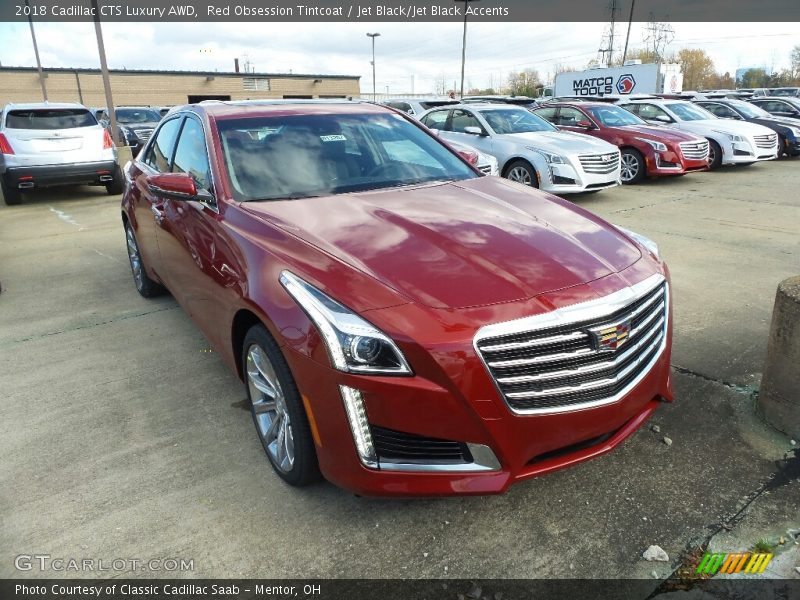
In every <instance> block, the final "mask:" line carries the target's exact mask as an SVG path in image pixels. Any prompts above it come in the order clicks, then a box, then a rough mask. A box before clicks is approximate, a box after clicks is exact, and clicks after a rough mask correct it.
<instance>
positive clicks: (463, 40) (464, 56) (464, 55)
mask: <svg viewBox="0 0 800 600" xmlns="http://www.w3.org/2000/svg"><path fill="white" fill-rule="evenodd" d="M453 1H454V2H463V3H464V35H463V36H462V38H461V97H462V98H463V97H464V64H465V63H466V62H467V7H469V3H470V2H480V0H453Z"/></svg>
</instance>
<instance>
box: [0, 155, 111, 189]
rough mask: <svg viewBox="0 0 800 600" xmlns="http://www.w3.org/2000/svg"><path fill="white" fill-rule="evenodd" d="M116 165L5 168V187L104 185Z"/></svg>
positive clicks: (94, 164) (86, 164)
mask: <svg viewBox="0 0 800 600" xmlns="http://www.w3.org/2000/svg"><path fill="white" fill-rule="evenodd" d="M116 170H117V163H116V161H114V160H106V161H98V162H87V163H71V164H63V165H40V166H19V167H7V168H6V171H5V175H4V178H5V181H6V185H8V186H9V187H13V188H21V189H29V188H35V187H48V186H54V185H71V184H94V185H105V184H106V183H109V182H110V179H108V178H109V177H112V178H113V177H114V174H115V172H116Z"/></svg>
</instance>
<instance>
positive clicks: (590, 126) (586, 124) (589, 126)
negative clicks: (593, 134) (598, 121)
mask: <svg viewBox="0 0 800 600" xmlns="http://www.w3.org/2000/svg"><path fill="white" fill-rule="evenodd" d="M575 126H576V127H582V128H583V129H594V124H593V123H592V122H591V121H578V122H577V123H575Z"/></svg>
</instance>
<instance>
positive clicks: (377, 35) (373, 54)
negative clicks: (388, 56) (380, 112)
mask: <svg viewBox="0 0 800 600" xmlns="http://www.w3.org/2000/svg"><path fill="white" fill-rule="evenodd" d="M380 35H381V34H380V33H368V34H367V36H368V37H371V38H372V101H373V102H375V101H376V100H377V97H378V96H377V94H376V93H375V38H376V37H380Z"/></svg>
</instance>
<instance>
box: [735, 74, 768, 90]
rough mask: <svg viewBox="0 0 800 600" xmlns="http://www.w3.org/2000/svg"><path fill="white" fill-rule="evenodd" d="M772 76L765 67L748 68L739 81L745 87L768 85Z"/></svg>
mask: <svg viewBox="0 0 800 600" xmlns="http://www.w3.org/2000/svg"><path fill="white" fill-rule="evenodd" d="M769 80H770V77H769V75H768V74H767V72H766V71H765V70H764V69H747V71H745V72H744V74H743V75H742V80H741V81H740V82H739V84H740V87H743V88H758V87H767V86H768V85H769Z"/></svg>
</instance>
